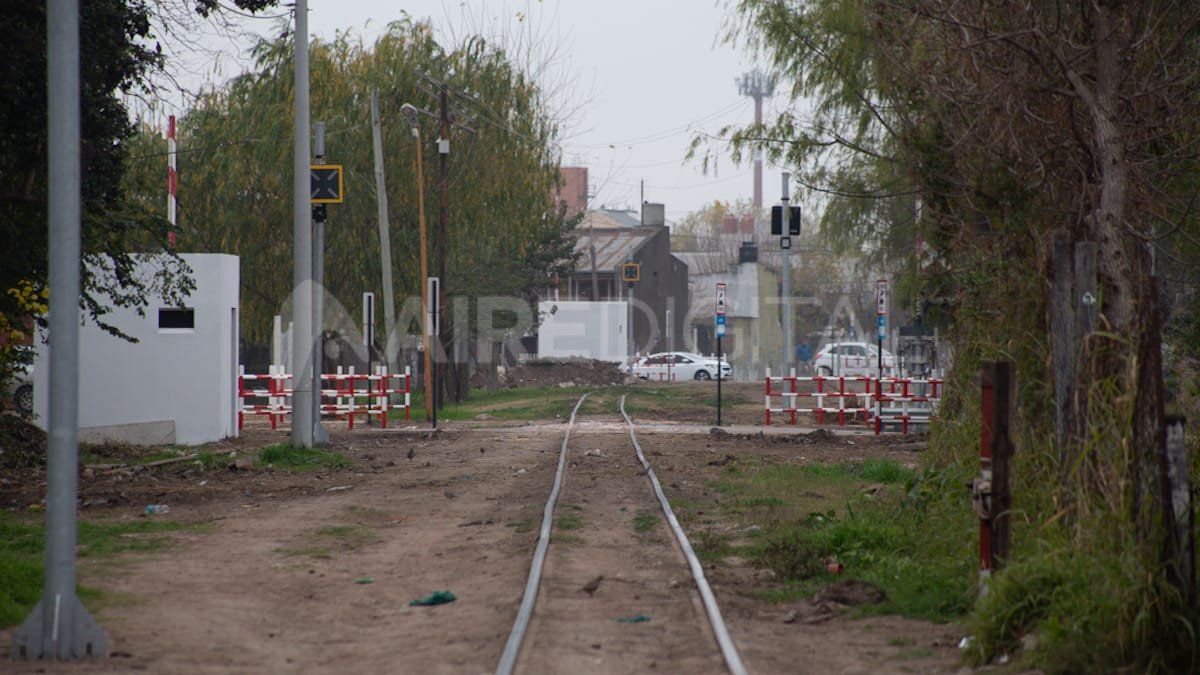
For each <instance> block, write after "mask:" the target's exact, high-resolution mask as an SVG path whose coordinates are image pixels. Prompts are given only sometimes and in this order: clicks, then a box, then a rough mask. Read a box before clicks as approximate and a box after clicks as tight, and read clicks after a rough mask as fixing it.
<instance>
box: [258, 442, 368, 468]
mask: <svg viewBox="0 0 1200 675" xmlns="http://www.w3.org/2000/svg"><path fill="white" fill-rule="evenodd" d="M254 465H255V466H257V467H260V468H265V467H267V466H273V467H274V468H276V469H283V470H285V471H315V470H318V469H345V468H347V467H349V466H350V460H348V459H346V458H345V457H344V456H342V455H340V454H338V453H336V452H330V451H329V450H323V449H321V448H301V447H296V446H292V445H288V444H286V443H280V444H278V445H271V446H268V447H266V448H263V449H262V450H261V451H259V453H258V458H257V459H255V460H254Z"/></svg>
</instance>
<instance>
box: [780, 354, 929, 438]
mask: <svg viewBox="0 0 1200 675" xmlns="http://www.w3.org/2000/svg"><path fill="white" fill-rule="evenodd" d="M943 389H944V383H943V381H942V380H940V379H937V378H929V379H917V378H903V377H884V378H878V377H871V376H869V375H862V376H850V377H846V376H824V375H814V376H808V377H806V376H798V375H796V371H795V369H792V370H791V374H790V375H778V376H772V375H771V371H770V369H768V370H767V373H766V395H765V397H764V403H765V405H764V424H766V425H767V426H770V425H771V423H772V421H774V420H777V419H779V418H780V417H781V416H782V417H783V422H784V423H785V424H792V425H795V424H796V423H797V419H798V415H800V414H810V415H813V416H814V417H815V421H816V424H817V425H824V424H826V423H827V422H833V423H835V424H837V426H846V425H847V424H862V425H865V426H868V427H874V430H875V433H876V434H878V433H881V432H882V431H883V428H884V426H885V425H895V426H897V427H899V430H900V431H901V432H902V433H908V431H909V428H910V426H911V425H913V424H928V422H929V419H930V417H932V415H933V412H934V411H935V410H936V409H937V406H938V403H939V402H940V401H941V394H942V390H943ZM829 418H834V419H833V420H830V419H829Z"/></svg>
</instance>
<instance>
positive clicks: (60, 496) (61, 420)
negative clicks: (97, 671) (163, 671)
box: [12, 0, 108, 659]
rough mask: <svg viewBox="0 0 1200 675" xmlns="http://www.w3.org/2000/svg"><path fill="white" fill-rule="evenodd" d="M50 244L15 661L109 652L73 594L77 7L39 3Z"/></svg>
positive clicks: (56, 1) (74, 0)
mask: <svg viewBox="0 0 1200 675" xmlns="http://www.w3.org/2000/svg"><path fill="white" fill-rule="evenodd" d="M46 24H47V25H46V28H47V35H46V61H47V63H46V66H47V72H46V75H47V84H48V86H47V100H46V104H47V113H48V126H47V135H48V137H49V139H48V145H47V150H48V153H47V155H48V157H47V160H48V164H49V176H48V178H49V183H48V185H47V190H48V199H47V203H48V208H47V211H48V213H47V215H48V221H49V223H48V224H49V241H50V251H49V253H50V259H49V272H50V316H49V320H50V326H49V330H50V333H49V339H50V411H49V420H48V424H47V426H46V430H47V432H48V433H47V448H46V453H47V460H46V570H45V584H44V587H43V591H42V599H41V600H40V601H39V602H38V604H37V606H35V607H34V609H33V612H32V613H30V615H29V617H28V618H26V619H25V623H23V624H21V627H20V628H19V629H17V630H16V632H14V633H13V638H12V656H13V658H16V659H79V658H86V657H90V656H107V655H108V640H107V638H106V637H105V635H104V631H103V630H101V629H100V626H99V625H97V624H96V622H95V620H94V619H92V617H91V615H90V614H88V612H87V610H86V609H84V607H83V603H81V602H79V598H78V597H77V596H76V595H75V544H76V537H77V535H78V529H77V528H78V522H77V520H76V515H75V508H76V504H75V502H76V500H77V498H78V489H79V484H78V473H77V472H78V470H79V468H78V461H79V256H80V249H81V244H80V226H79V222H80V211H81V205H80V196H79V193H80V172H81V170H80V121H79V4H78V0H49V2H48V3H47V5H46Z"/></svg>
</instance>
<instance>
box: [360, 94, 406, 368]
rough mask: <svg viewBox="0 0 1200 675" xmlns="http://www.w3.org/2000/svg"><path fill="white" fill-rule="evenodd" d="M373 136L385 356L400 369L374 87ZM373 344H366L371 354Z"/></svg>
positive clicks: (393, 365)
mask: <svg viewBox="0 0 1200 675" xmlns="http://www.w3.org/2000/svg"><path fill="white" fill-rule="evenodd" d="M371 135H372V140H373V141H374V150H375V202H376V205H377V206H378V209H379V257H380V261H379V263H380V267H381V268H382V269H383V320H384V323H386V324H387V325H386V326H384V332H383V334H384V347H383V358H384V360H385V362H386V363H387V366H388V372H392V373H394V372H397V371H398V370H399V369H400V368H399V363H398V361H397V359H396V357H397V355H398V354H399V345H398V344H396V343H395V338H396V299H395V297H394V290H393V288H392V237H391V234H390V232H389V227H388V198H387V182H386V180H385V179H384V175H383V129H382V126H381V124H380V122H379V92H378V91H376V90H374V89H372V90H371ZM370 350H371V345H369V344H368V345H367V351H368V353H369V352H370Z"/></svg>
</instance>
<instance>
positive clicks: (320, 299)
mask: <svg viewBox="0 0 1200 675" xmlns="http://www.w3.org/2000/svg"><path fill="white" fill-rule="evenodd" d="M313 127H314V131H315V138H314V143H313V160H314V162H313V163H314V164H324V163H325V123H324V122H317V123H316V124H314V125H313ZM310 193H311V188H310ZM328 213H329V211H328V208H327V207H326V206H325V204H313V205H312V219H313V229H314V233H313V294H312V298H313V301H312V302H313V305H312V306H313V336H312V342H313V442H314V443H317V444H324V443H328V442H329V432H328V431H326V430H325V427H323V426H321V373H323V372H324V369H325V221H326V220H327V219H328Z"/></svg>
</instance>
